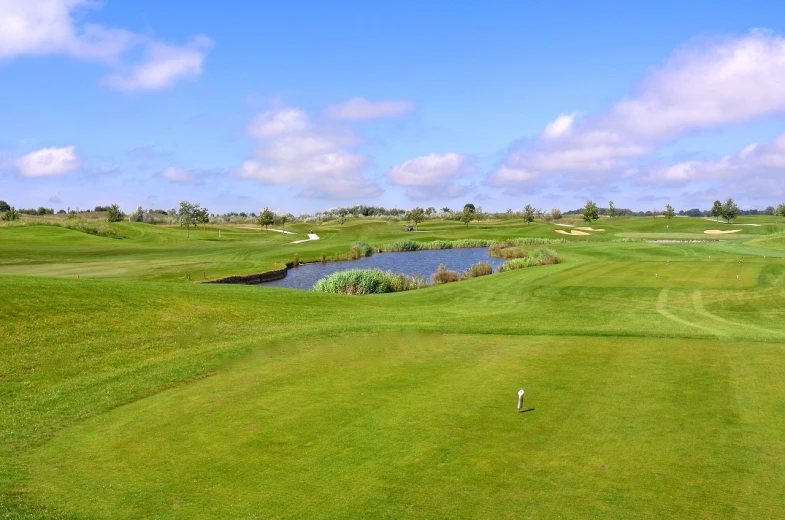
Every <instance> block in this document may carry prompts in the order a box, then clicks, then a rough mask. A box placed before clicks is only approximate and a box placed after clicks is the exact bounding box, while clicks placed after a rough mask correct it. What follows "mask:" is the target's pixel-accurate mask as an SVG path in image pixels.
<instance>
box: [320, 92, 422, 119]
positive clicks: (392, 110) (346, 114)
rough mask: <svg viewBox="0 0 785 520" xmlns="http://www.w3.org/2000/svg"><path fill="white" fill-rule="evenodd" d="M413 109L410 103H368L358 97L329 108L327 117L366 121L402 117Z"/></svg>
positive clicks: (388, 101)
mask: <svg viewBox="0 0 785 520" xmlns="http://www.w3.org/2000/svg"><path fill="white" fill-rule="evenodd" d="M413 109H414V103H412V102H411V101H390V100H382V101H368V100H367V99H364V98H359V97H358V98H352V99H350V100H349V101H346V102H345V103H341V104H340V105H333V106H331V107H330V108H328V109H327V115H328V116H330V117H331V118H333V119H353V120H367V119H378V118H381V117H397V116H402V115H403V114H406V113H407V112H410V111H411V110H413Z"/></svg>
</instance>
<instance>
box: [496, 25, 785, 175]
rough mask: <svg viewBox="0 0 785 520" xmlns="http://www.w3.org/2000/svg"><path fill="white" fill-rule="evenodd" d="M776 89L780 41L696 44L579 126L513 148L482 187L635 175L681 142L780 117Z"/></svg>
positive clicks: (563, 125)
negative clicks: (647, 160) (643, 162)
mask: <svg viewBox="0 0 785 520" xmlns="http://www.w3.org/2000/svg"><path fill="white" fill-rule="evenodd" d="M782 85H785V39H783V38H782V37H780V36H777V35H775V34H772V33H770V32H766V31H758V30H756V31H752V32H750V33H749V34H747V35H744V36H740V37H726V38H718V39H702V40H695V41H693V42H691V43H690V44H689V45H687V46H686V47H684V48H682V49H680V50H679V51H677V52H676V53H674V55H673V56H672V57H671V58H670V59H669V60H667V61H666V62H665V63H664V64H663V65H662V66H661V67H659V68H657V69H654V70H653V71H651V72H650V73H649V74H648V75H647V76H646V77H645V78H644V79H643V81H642V82H641V83H640V84H639V86H638V88H637V91H636V93H635V95H633V96H631V97H629V98H625V99H622V100H621V101H619V102H617V103H616V104H615V105H614V106H613V107H612V108H611V109H610V110H609V111H608V112H606V113H604V114H599V115H597V116H594V117H590V118H587V119H585V120H582V121H575V114H574V113H573V114H566V115H565V114H563V115H561V116H559V117H558V118H557V119H556V120H555V121H553V122H551V123H549V124H548V125H547V126H546V128H545V130H544V131H543V133H542V134H541V135H540V136H538V137H537V138H535V139H533V140H529V141H527V142H524V143H523V144H521V145H519V146H516V147H515V149H514V150H512V152H511V153H510V154H509V156H508V157H507V159H506V160H505V161H504V162H503V164H502V165H501V166H500V167H499V168H498V169H497V170H496V171H494V172H492V173H491V174H490V175H489V177H488V183H489V184H492V185H506V186H510V185H514V184H517V183H523V182H531V181H533V180H535V179H536V178H538V177H541V176H543V175H544V174H547V173H554V172H556V173H571V172H572V173H581V174H587V173H592V172H616V173H618V174H619V176H622V175H623V172H624V171H632V170H633V169H634V168H632V167H633V166H634V164H633V161H635V160H636V159H639V158H641V157H643V156H645V155H647V154H649V153H651V152H652V151H654V150H655V149H656V148H657V147H658V146H659V145H661V144H663V143H665V142H667V141H669V140H672V139H674V138H677V137H679V136H682V135H685V134H687V133H690V132H695V131H700V130H704V129H710V128H716V127H720V126H722V125H728V124H733V123H739V122H743V121H747V120H750V119H754V118H756V117H761V116H765V115H770V114H776V113H780V112H783V111H785V88H782ZM690 168H691V166H690V165H687V164H683V165H679V166H678V167H675V166H674V167H672V168H671V169H670V171H668V172H663V173H662V175H664V176H666V177H670V178H672V179H674V180H675V179H680V178H685V177H686V176H689V173H688V171H689V169H690ZM513 172H519V173H518V174H514V173H513ZM521 172H522V173H521Z"/></svg>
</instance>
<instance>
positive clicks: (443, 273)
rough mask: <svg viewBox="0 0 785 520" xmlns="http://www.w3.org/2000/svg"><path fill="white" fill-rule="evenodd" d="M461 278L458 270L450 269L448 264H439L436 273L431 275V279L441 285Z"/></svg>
mask: <svg viewBox="0 0 785 520" xmlns="http://www.w3.org/2000/svg"><path fill="white" fill-rule="evenodd" d="M460 279H461V275H460V274H458V272H456V271H450V270H449V269H447V266H446V265H444V264H439V269H437V271H436V272H435V273H433V274H432V275H431V280H433V283H435V284H436V285H441V284H443V283H450V282H458V281H460Z"/></svg>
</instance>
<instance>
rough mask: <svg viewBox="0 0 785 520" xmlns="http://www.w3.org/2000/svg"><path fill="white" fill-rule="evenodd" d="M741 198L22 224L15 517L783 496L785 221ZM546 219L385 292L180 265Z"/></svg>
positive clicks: (1, 327)
mask: <svg viewBox="0 0 785 520" xmlns="http://www.w3.org/2000/svg"><path fill="white" fill-rule="evenodd" d="M739 223H740V224H757V225H739V226H733V225H730V226H729V225H727V224H722V223H717V222H713V221H708V220H705V219H692V218H675V219H672V220H671V221H668V220H666V219H661V218H660V219H654V218H651V219H645V218H616V219H601V220H600V221H599V222H597V223H594V224H592V227H594V228H596V229H604V230H605V231H598V232H590V235H588V236H575V237H570V236H561V235H559V234H557V233H555V230H556V229H559V228H563V229H570V228H568V227H564V226H554V225H552V224H546V223H542V222H537V223H533V224H531V225H526V224H525V223H523V222H521V221H514V220H511V221H501V222H497V221H491V222H482V223H480V224H479V225H477V224H476V223H473V224H472V225H470V226H469V227H468V228H467V227H465V226H463V225H462V224H460V223H455V222H439V221H435V222H428V223H424V224H423V225H421V227H420V229H422V230H424V231H427V232H426V233H414V234H412V233H403V232H402V229H401V227H402V226H401V225H400V224H395V223H389V222H381V221H349V222H347V223H346V224H344V226H340V225H338V224H335V225H324V226H319V227H318V228H316V226H314V232H315V233H317V234H319V236H320V237H321V240H319V241H313V242H306V243H302V244H290V243H289V242H291V241H293V240H297V239H301V238H304V233H307V232H308V231H310V227H309V226H306V225H295V226H292V231H295V232H296V233H298V234H297V235H283V234H280V233H273V232H262V231H259V230H252V229H241V228H231V227H224V228H221V239H220V240H219V239H218V236H217V235H218V232H217V231H218V230H217V228H211V227H208V228H206V229H201V228H200V229H199V230H197V231H196V232H192V233H191V238H190V239H187V238H185V232H184V231H183V230H181V229H179V228H165V227H155V226H149V225H144V224H131V223H120V224H116V225H113V227H116V229H117V230H118V231H120V232H122V234H123V235H124V236H126V237H127V238H123V239H118V238H108V237H104V236H94V235H88V234H85V233H81V232H78V231H74V230H69V229H64V228H60V227H53V226H19V227H16V226H14V227H0V296H2V306H0V339H2V341H0V518H303V517H306V518H358V517H362V518H401V517H409V518H444V517H449V518H552V517H568V518H573V517H611V518H630V517H636V518H663V517H689V518H707V519H708V518H712V519H714V518H726V517H740V518H771V517H775V516H777V515H779V514H780V513H779V511H780V508H781V504H782V503H783V502H784V501H785V491H783V490H785V463H784V462H783V461H785V413H783V412H785V349H784V348H783V347H785V320H783V318H784V317H785V310H784V309H783V307H782V304H781V302H782V299H783V295H785V260H783V257H785V234H783V231H785V226H783V225H782V224H781V223H778V222H777V221H776V219H772V218H771V217H768V218H763V217H748V218H744V219H742V220H741V221H740V222H739ZM580 226H582V224H581V223H575V227H580ZM711 229H720V230H725V229H741V231H740V232H738V233H735V234H732V235H707V234H704V233H703V232H704V231H705V230H711ZM524 236H532V237H546V238H558V237H562V238H566V239H568V240H569V241H570V243H566V244H559V245H556V246H554V248H555V249H557V250H558V252H559V254H560V255H561V256H562V257H564V259H565V262H564V263H563V264H559V265H551V266H541V267H532V268H528V269H524V270H520V271H513V272H509V273H503V274H495V275H492V276H487V277H483V278H478V279H474V280H468V281H463V282H460V283H457V284H448V285H444V286H439V287H432V288H427V289H424V290H420V291H412V292H407V293H397V294H389V295H375V296H364V297H350V296H338V295H327V294H318V293H311V292H306V291H295V290H287V289H273V288H265V287H249V286H220V285H201V284H197V283H188V282H186V280H185V277H184V273H185V272H186V271H188V270H190V272H192V273H197V272H198V273H201V272H202V271H206V272H207V274H208V277H212V278H216V277H218V276H222V275H225V274H244V273H251V272H260V271H263V270H267V269H271V268H272V267H273V266H274V265H275V263H279V264H280V263H281V262H286V261H290V260H291V258H292V257H293V255H294V254H295V253H297V254H299V255H300V256H301V258H302V259H303V260H305V261H307V260H316V259H317V258H319V256H320V254H321V253H322V252H324V253H326V254H328V255H336V254H342V253H344V252H345V251H346V250H347V249H348V248H349V246H350V244H351V242H353V241H355V240H362V241H365V242H368V243H370V244H373V245H379V244H382V243H386V242H390V241H393V240H397V239H403V238H406V239H415V240H435V239H459V238H498V239H502V238H514V237H524ZM648 240H679V242H649V241H648ZM687 240H700V241H699V242H688V241H687ZM77 274H79V275H80V278H79V279H76V275H77ZM655 274H656V275H657V276H656V277H655V276H654V275H655ZM737 275H739V277H740V280H737V279H736V276H737ZM518 388H525V389H526V403H525V405H526V406H525V409H526V410H527V411H526V412H525V413H518V412H517V410H516V409H515V397H516V392H517V390H518Z"/></svg>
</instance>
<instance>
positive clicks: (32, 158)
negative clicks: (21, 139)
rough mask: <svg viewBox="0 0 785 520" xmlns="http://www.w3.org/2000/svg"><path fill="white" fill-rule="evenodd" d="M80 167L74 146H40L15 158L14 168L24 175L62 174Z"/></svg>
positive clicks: (48, 175) (44, 175)
mask: <svg viewBox="0 0 785 520" xmlns="http://www.w3.org/2000/svg"><path fill="white" fill-rule="evenodd" d="M80 168H81V161H80V160H79V157H78V156H77V155H76V148H75V147H73V146H64V147H63V148H42V149H41V150H36V151H34V152H30V153H29V154H27V155H24V156H22V157H20V158H19V159H17V160H16V169H17V171H18V172H19V174H20V175H22V176H24V177H50V176H54V175H63V174H65V173H70V172H73V171H76V170H78V169H80Z"/></svg>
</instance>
